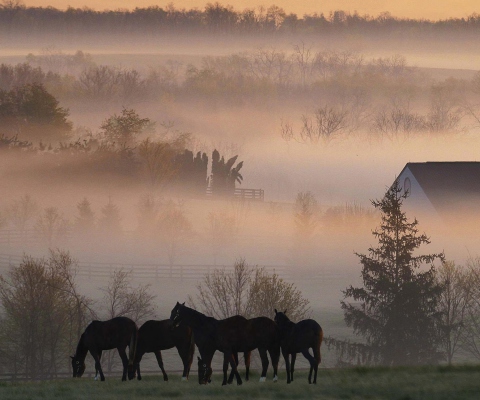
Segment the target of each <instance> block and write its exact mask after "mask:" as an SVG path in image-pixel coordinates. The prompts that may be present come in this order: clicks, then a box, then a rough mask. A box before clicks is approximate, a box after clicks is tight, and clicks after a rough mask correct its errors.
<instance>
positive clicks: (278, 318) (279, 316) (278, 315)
mask: <svg viewBox="0 0 480 400" xmlns="http://www.w3.org/2000/svg"><path fill="white" fill-rule="evenodd" d="M286 314H287V310H285V311H284V312H281V311H277V309H275V318H274V319H273V320H274V321H275V322H276V323H277V325H282V324H284V323H285V322H289V321H290V319H289V318H288V317H287V315H286Z"/></svg>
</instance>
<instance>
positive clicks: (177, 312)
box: [170, 301, 185, 328]
mask: <svg viewBox="0 0 480 400" xmlns="http://www.w3.org/2000/svg"><path fill="white" fill-rule="evenodd" d="M184 308H185V302H183V303H182V304H180V303H179V302H178V301H177V304H176V305H175V307H173V309H172V312H171V313H170V320H171V321H172V322H173V327H174V328H176V327H177V326H178V325H180V323H181V322H182V310H183V309H184Z"/></svg>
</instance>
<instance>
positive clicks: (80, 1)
mask: <svg viewBox="0 0 480 400" xmlns="http://www.w3.org/2000/svg"><path fill="white" fill-rule="evenodd" d="M170 2H172V1H170V0H165V1H158V0H157V1H155V0H47V1H46V0H24V3H25V5H27V6H29V7H33V6H36V7H39V6H42V7H46V6H52V7H56V8H60V9H64V8H66V7H68V6H72V7H75V8H78V7H83V6H87V7H90V8H93V9H96V10H104V9H118V8H128V9H131V8H135V7H148V6H152V5H158V6H160V7H165V6H166V5H167V4H168V3H170ZM210 2H211V3H214V2H215V0H212V1H210ZM172 3H173V4H174V5H175V7H176V8H187V9H188V8H194V7H196V8H199V9H203V8H204V7H205V5H206V4H207V3H209V1H208V0H176V1H173V2H172ZM219 3H220V4H223V5H227V4H229V5H232V6H233V7H234V8H235V9H237V10H243V9H245V8H257V7H259V6H262V5H263V6H264V7H269V6H270V5H272V4H275V5H277V6H279V7H281V8H283V9H284V10H285V11H286V12H288V13H289V12H293V13H296V14H297V15H303V14H305V13H307V14H313V13H314V12H317V13H321V12H323V13H326V14H328V12H330V11H332V10H345V11H350V12H353V11H355V10H356V11H358V12H359V13H360V14H370V15H374V16H376V15H378V14H379V13H381V12H384V11H388V12H390V13H391V14H392V15H394V16H397V17H407V18H426V19H432V20H437V19H445V18H450V17H465V16H467V15H470V14H472V13H474V12H480V1H479V0H423V1H418V0H300V1H292V0H272V1H268V2H262V1H261V0H226V1H219Z"/></svg>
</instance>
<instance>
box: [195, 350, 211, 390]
mask: <svg viewBox="0 0 480 400" xmlns="http://www.w3.org/2000/svg"><path fill="white" fill-rule="evenodd" d="M197 358H198V383H199V384H200V385H206V384H207V383H210V382H211V381H212V379H211V378H212V373H213V370H212V368H211V367H209V366H207V363H206V362H205V361H203V360H202V359H201V358H200V357H198V356H197Z"/></svg>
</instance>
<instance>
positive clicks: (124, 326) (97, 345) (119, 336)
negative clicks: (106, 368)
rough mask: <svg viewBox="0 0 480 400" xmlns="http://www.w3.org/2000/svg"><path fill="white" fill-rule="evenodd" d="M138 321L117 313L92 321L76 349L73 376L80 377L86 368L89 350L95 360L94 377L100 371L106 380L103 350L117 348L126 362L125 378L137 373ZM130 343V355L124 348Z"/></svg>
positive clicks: (123, 375)
mask: <svg viewBox="0 0 480 400" xmlns="http://www.w3.org/2000/svg"><path fill="white" fill-rule="evenodd" d="M137 334H138V328H137V324H135V322H133V321H132V320H131V319H130V318H127V317H116V318H112V319H110V320H108V321H92V322H91V323H90V325H88V326H87V328H86V329H85V332H83V333H82V336H81V337H80V340H79V341H78V345H77V350H76V351H75V355H74V356H73V357H71V358H72V369H73V377H74V378H80V377H81V376H82V375H83V372H84V371H85V357H86V356H87V352H90V354H91V355H92V357H93V359H94V360H95V371H96V374H95V379H96V378H97V375H98V373H100V379H101V380H102V381H104V380H105V376H104V375H103V371H102V366H101V364H100V359H101V357H102V351H103V350H111V349H117V350H118V354H119V355H120V358H121V359H122V364H123V374H122V381H125V380H127V370H128V375H129V377H130V376H132V377H133V374H134V370H133V360H134V358H135V347H136V344H137ZM127 346H129V357H127V354H126V352H125V349H126V348H127Z"/></svg>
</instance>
